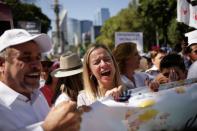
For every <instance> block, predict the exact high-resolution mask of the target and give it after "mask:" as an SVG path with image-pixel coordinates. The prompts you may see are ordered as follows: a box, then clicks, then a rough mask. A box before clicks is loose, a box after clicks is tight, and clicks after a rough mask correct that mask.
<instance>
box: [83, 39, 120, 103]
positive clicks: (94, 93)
mask: <svg viewBox="0 0 197 131" xmlns="http://www.w3.org/2000/svg"><path fill="white" fill-rule="evenodd" d="M98 48H103V49H105V50H106V51H107V52H108V53H109V54H110V56H111V58H112V61H113V64H114V67H115V69H116V72H115V76H114V87H118V86H119V85H121V79H120V72H119V69H118V65H117V63H116V60H115V58H114V56H113V55H112V52H111V51H110V50H109V48H107V47H106V46H105V45H103V44H98V43H96V44H91V45H90V47H89V48H88V50H87V52H86V53H85V55H84V61H83V82H84V89H85V92H86V94H87V97H88V98H89V99H91V100H96V99H97V98H99V97H101V94H99V89H98V82H97V79H96V77H95V76H93V75H91V70H90V66H89V58H90V55H91V53H92V52H93V51H94V50H96V49H98Z"/></svg>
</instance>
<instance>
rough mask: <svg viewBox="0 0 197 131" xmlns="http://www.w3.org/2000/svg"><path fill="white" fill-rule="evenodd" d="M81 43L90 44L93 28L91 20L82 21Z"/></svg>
mask: <svg viewBox="0 0 197 131" xmlns="http://www.w3.org/2000/svg"><path fill="white" fill-rule="evenodd" d="M80 24H81V42H82V43H83V44H84V43H86V42H90V32H91V28H92V26H93V22H92V21H90V20H81V21H80Z"/></svg>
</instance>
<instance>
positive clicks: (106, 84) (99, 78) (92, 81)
mask: <svg viewBox="0 0 197 131" xmlns="http://www.w3.org/2000/svg"><path fill="white" fill-rule="evenodd" d="M83 82H84V91H81V92H80V93H79V95H78V100H77V105H78V106H81V105H90V104H92V103H93V102H95V101H96V100H97V99H99V98H102V97H104V96H109V95H111V96H113V97H114V98H118V97H119V95H120V94H121V91H122V86H120V85H121V80H120V73H119V69H118V66H117V64H116V61H115V59H114V57H113V55H112V53H111V51H110V50H109V49H108V48H107V47H106V46H105V45H102V44H92V45H91V46H90V47H89V48H88V50H87V52H86V54H85V55H84V62H83Z"/></svg>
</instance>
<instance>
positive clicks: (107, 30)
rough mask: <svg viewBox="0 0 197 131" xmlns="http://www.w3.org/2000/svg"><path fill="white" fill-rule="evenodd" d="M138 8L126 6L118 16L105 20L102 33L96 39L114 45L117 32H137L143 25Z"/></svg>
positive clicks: (111, 46) (110, 45)
mask: <svg viewBox="0 0 197 131" xmlns="http://www.w3.org/2000/svg"><path fill="white" fill-rule="evenodd" d="M139 17H140V16H138V14H137V10H136V8H134V7H132V8H126V9H123V10H121V11H120V12H119V13H118V14H117V15H116V16H114V17H112V18H110V19H109V20H107V21H106V22H105V24H104V25H103V27H102V28H101V35H100V36H99V37H97V39H96V41H97V42H101V43H104V44H106V45H108V46H109V47H110V48H113V47H114V38H115V32H132V31H133V32H135V31H139V30H140V27H141V19H140V18H139Z"/></svg>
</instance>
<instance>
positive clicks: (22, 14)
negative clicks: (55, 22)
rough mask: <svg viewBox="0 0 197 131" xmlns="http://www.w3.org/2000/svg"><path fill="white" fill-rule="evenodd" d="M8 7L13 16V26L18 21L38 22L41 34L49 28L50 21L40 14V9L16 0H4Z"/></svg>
mask: <svg viewBox="0 0 197 131" xmlns="http://www.w3.org/2000/svg"><path fill="white" fill-rule="evenodd" d="M5 3H6V4H7V5H9V6H10V8H11V10H12V15H13V21H14V26H16V25H17V22H18V21H38V22H40V23H41V32H42V33H47V32H48V30H49V29H50V28H51V27H50V24H51V21H50V19H49V18H48V17H47V16H46V15H45V14H43V13H42V11H41V9H40V8H38V7H37V6H35V5H33V4H23V3H20V2H18V0H5Z"/></svg>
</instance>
